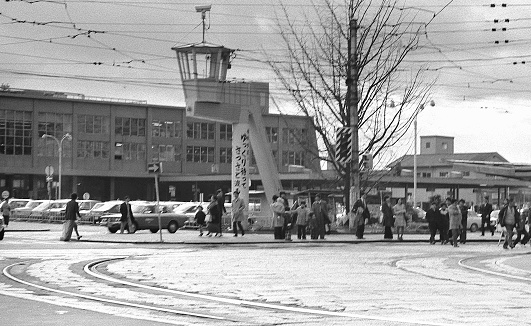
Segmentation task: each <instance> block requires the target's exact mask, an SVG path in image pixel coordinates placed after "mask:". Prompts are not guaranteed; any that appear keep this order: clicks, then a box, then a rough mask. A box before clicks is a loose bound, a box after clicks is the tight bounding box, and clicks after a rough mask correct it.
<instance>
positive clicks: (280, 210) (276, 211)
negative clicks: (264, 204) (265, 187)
mask: <svg viewBox="0 0 531 326" xmlns="http://www.w3.org/2000/svg"><path fill="white" fill-rule="evenodd" d="M271 211H272V212H273V220H272V221H271V226H272V227H273V229H274V236H275V240H282V239H284V237H283V235H284V234H283V233H282V230H283V229H284V212H285V210H284V200H283V199H282V198H280V197H279V196H277V195H273V202H272V203H271Z"/></svg>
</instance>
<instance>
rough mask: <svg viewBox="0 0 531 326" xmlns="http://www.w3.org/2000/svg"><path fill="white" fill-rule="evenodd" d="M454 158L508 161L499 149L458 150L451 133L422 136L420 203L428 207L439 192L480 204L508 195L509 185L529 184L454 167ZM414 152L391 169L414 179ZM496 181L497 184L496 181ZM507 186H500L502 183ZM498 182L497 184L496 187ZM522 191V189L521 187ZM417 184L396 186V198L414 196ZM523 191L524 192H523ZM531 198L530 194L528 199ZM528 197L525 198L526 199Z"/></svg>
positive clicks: (419, 173)
mask: <svg viewBox="0 0 531 326" xmlns="http://www.w3.org/2000/svg"><path fill="white" fill-rule="evenodd" d="M452 160H466V161H483V162H508V161H507V160H506V159H505V158H504V157H503V156H501V155H500V154H499V153H497V152H486V153H454V137H448V136H421V137H420V154H419V155H417V180H418V181H417V182H418V186H417V193H416V198H417V202H418V203H422V204H423V206H425V207H426V206H427V205H428V202H429V197H430V196H433V195H435V194H439V195H441V196H442V197H443V198H445V197H447V196H451V197H458V198H460V199H461V198H462V199H465V200H466V201H467V202H469V203H470V202H474V203H475V204H478V203H480V202H481V200H482V197H484V196H486V195H487V196H489V197H491V198H493V199H495V200H497V198H498V197H501V198H503V197H504V196H505V195H506V191H507V189H506V188H507V187H509V184H515V185H516V187H512V189H509V190H508V191H509V192H512V193H515V192H516V193H518V191H519V187H522V186H525V184H526V183H525V182H521V181H514V183H511V182H510V180H508V179H505V178H501V177H499V176H495V175H489V174H486V173H481V172H478V171H461V170H460V169H459V168H457V167H456V166H454V163H452ZM413 161H414V157H413V155H405V156H403V157H401V158H399V159H397V160H395V161H393V162H391V163H390V164H389V165H388V168H391V170H393V171H395V175H396V174H399V175H400V177H405V178H406V179H409V178H410V179H412V178H413V170H414V163H413ZM494 180H496V182H495V183H494V182H493V181H494ZM503 184H506V185H507V186H505V187H503V188H504V189H501V188H500V185H503ZM494 185H495V187H494ZM520 190H521V189H520ZM412 191H413V187H412V186H411V185H409V186H408V187H407V193H405V189H404V188H400V187H396V186H394V187H392V196H393V197H394V198H397V197H404V198H411V195H412ZM520 192H521V191H520ZM529 199H531V196H529V198H528V200H529ZM522 200H525V199H522Z"/></svg>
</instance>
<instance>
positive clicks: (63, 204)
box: [50, 202, 67, 209]
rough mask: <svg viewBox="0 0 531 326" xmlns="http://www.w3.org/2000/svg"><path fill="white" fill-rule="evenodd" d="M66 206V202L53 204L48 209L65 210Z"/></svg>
mask: <svg viewBox="0 0 531 326" xmlns="http://www.w3.org/2000/svg"><path fill="white" fill-rule="evenodd" d="M66 204H67V203H66V202H59V203H53V204H52V205H51V206H50V208H52V209H53V208H65V207H66Z"/></svg>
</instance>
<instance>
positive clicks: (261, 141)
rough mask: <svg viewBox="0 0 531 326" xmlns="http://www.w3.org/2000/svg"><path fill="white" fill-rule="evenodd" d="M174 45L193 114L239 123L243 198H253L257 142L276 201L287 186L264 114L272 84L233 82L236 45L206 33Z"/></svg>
mask: <svg viewBox="0 0 531 326" xmlns="http://www.w3.org/2000/svg"><path fill="white" fill-rule="evenodd" d="M197 8H198V7H196V9H197ZM201 8H204V7H201ZM208 10H209V8H208ZM198 11H199V9H198ZM203 19H204V16H203ZM172 50H174V51H175V52H176V54H177V62H178V65H179V72H180V76H181V81H182V85H183V90H184V96H185V101H186V114H187V116H190V117H198V118H201V119H206V120H210V121H217V122H223V123H230V124H233V134H232V173H231V174H232V176H231V187H232V191H236V190H238V191H239V192H240V197H242V198H244V199H245V200H246V202H249V201H248V199H249V160H250V155H249V154H250V152H249V149H250V146H252V148H253V153H254V156H255V159H256V162H257V167H258V172H259V174H260V178H261V180H262V184H263V186H264V190H265V193H266V196H267V199H268V201H270V200H271V198H272V196H273V195H274V194H278V193H279V191H280V190H281V183H280V178H279V174H278V170H277V166H276V164H275V162H274V160H273V155H272V152H271V148H270V146H269V143H268V142H267V137H266V133H265V127H264V123H263V118H262V114H264V113H267V112H268V110H269V84H268V83H258V82H234V81H230V82H229V81H227V79H226V77H227V70H228V69H229V68H230V67H231V63H230V60H231V58H232V55H233V53H234V50H232V49H229V48H226V47H224V46H221V45H215V44H210V43H207V42H205V41H204V38H203V42H201V43H195V44H189V45H185V46H179V47H173V48H172Z"/></svg>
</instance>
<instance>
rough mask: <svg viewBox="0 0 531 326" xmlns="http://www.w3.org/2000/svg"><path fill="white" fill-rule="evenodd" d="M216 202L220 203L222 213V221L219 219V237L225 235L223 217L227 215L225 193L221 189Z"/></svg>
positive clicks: (219, 207) (219, 208)
mask: <svg viewBox="0 0 531 326" xmlns="http://www.w3.org/2000/svg"><path fill="white" fill-rule="evenodd" d="M216 201H217V203H218V210H219V213H220V216H221V217H220V219H219V235H218V236H220V237H221V236H222V235H223V215H224V214H227V209H226V208H225V193H224V192H223V189H221V188H219V189H218V191H217V194H216Z"/></svg>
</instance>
